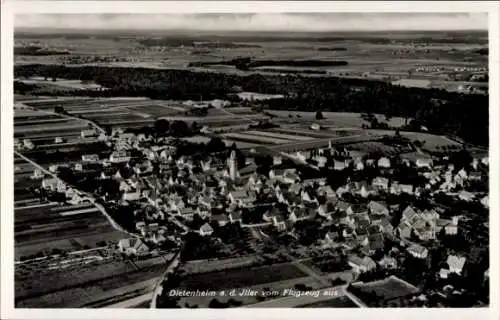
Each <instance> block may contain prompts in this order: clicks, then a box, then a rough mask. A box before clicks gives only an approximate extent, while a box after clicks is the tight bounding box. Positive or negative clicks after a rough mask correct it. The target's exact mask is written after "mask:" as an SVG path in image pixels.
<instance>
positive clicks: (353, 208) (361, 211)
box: [346, 204, 368, 215]
mask: <svg viewBox="0 0 500 320" xmlns="http://www.w3.org/2000/svg"><path fill="white" fill-rule="evenodd" d="M346 212H347V214H348V215H353V214H354V215H366V214H368V209H367V207H366V205H362V204H351V205H349V207H348V208H347V210H346Z"/></svg>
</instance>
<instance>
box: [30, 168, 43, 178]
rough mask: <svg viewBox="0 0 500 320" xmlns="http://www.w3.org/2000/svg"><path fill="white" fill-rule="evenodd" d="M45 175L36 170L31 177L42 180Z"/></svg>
mask: <svg viewBox="0 0 500 320" xmlns="http://www.w3.org/2000/svg"><path fill="white" fill-rule="evenodd" d="M44 175H45V174H44V173H43V172H42V170H40V169H35V170H34V171H33V175H32V176H31V179H40V178H43V177H44Z"/></svg>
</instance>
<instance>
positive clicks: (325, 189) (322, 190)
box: [318, 186, 337, 199]
mask: <svg viewBox="0 0 500 320" xmlns="http://www.w3.org/2000/svg"><path fill="white" fill-rule="evenodd" d="M318 194H320V195H323V196H325V197H326V198H327V199H336V198H337V194H336V193H335V191H333V189H332V187H330V186H320V187H319V188H318Z"/></svg>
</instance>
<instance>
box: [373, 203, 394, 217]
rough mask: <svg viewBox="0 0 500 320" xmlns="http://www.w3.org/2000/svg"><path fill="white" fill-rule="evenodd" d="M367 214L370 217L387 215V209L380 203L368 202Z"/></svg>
mask: <svg viewBox="0 0 500 320" xmlns="http://www.w3.org/2000/svg"><path fill="white" fill-rule="evenodd" d="M368 212H369V213H370V214H372V215H384V216H387V215H389V209H387V207H386V206H385V205H383V204H382V203H380V202H376V201H370V202H369V203H368Z"/></svg>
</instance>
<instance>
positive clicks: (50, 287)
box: [16, 249, 168, 308]
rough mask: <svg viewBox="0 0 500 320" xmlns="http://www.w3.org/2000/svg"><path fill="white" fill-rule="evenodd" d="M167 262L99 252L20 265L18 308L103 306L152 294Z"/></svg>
mask: <svg viewBox="0 0 500 320" xmlns="http://www.w3.org/2000/svg"><path fill="white" fill-rule="evenodd" d="M167 259H168V258H165V259H164V258H163V257H161V256H158V257H150V258H146V259H144V260H139V261H134V262H132V261H130V260H120V259H119V258H117V257H115V256H113V255H110V253H109V252H108V251H107V250H105V249H99V250H94V251H86V252H82V253H78V254H75V255H71V256H68V257H66V258H63V259H61V258H53V259H49V260H43V261H41V262H38V263H33V264H29V265H23V264H22V265H18V266H16V293H17V296H16V307H19V308H29V307H42V308H48V307H52V308H54V307H102V306H105V305H107V304H110V303H113V300H114V299H116V297H120V298H121V297H123V296H127V295H128V296H138V295H141V294H144V293H148V292H152V288H153V286H154V284H155V282H156V281H157V279H158V277H159V276H160V275H161V274H162V273H163V271H164V269H165V261H166V260H167ZM48 266H52V268H47V267H48ZM26 275H27V276H28V277H27V278H26ZM40 279H44V281H43V282H42V281H40ZM47 279H52V281H47Z"/></svg>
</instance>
